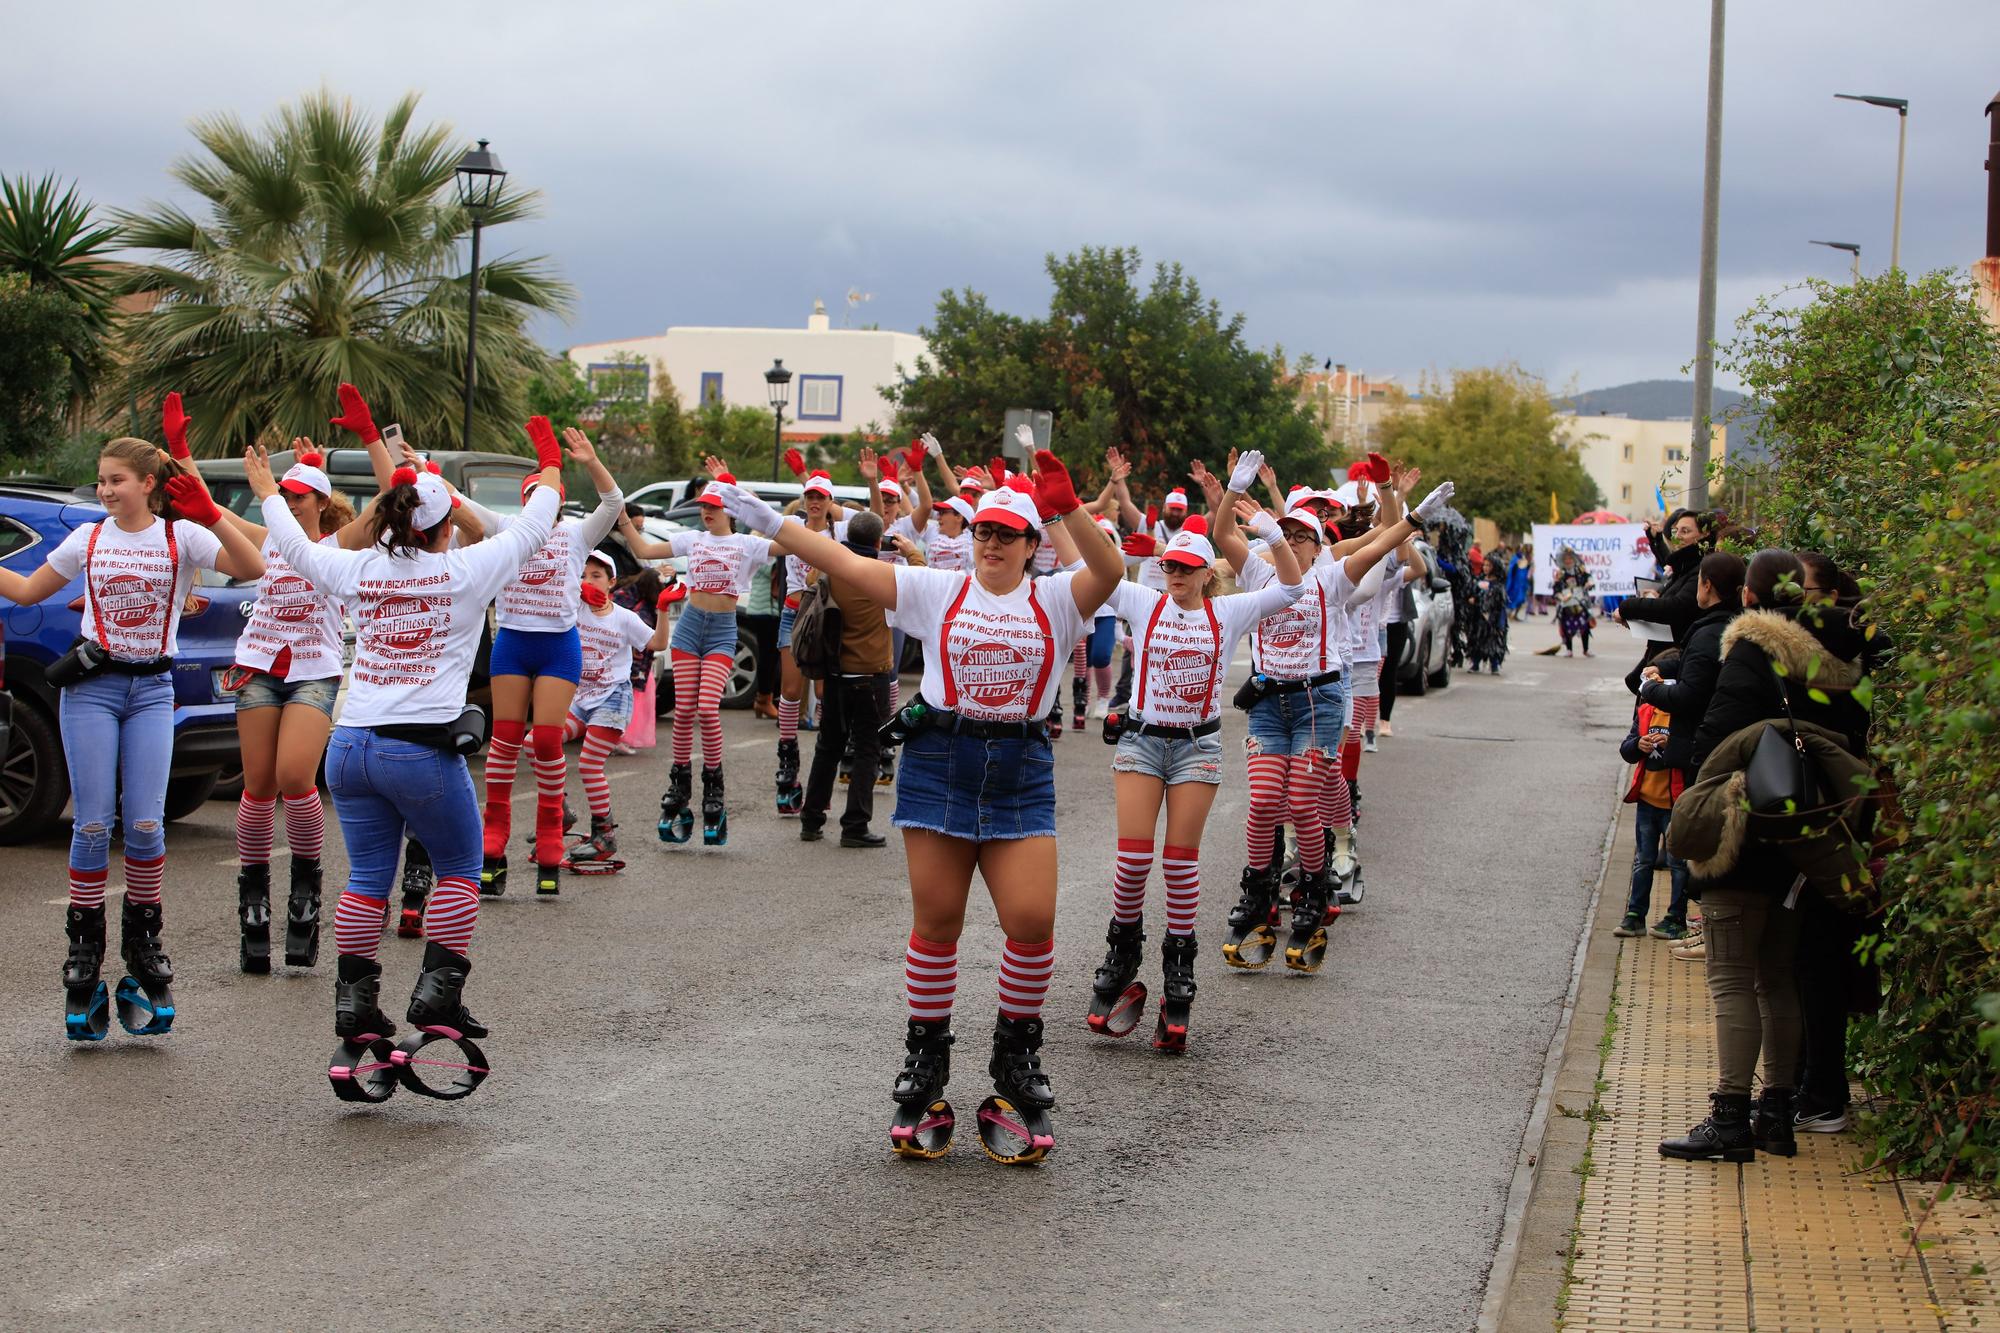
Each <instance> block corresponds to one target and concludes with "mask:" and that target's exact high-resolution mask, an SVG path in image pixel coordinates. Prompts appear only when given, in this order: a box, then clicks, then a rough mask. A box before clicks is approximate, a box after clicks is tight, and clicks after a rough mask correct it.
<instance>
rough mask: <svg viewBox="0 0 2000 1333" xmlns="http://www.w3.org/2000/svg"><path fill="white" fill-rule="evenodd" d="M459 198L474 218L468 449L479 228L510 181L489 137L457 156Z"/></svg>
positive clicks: (467, 314)
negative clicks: (489, 145) (503, 187)
mask: <svg viewBox="0 0 2000 1333" xmlns="http://www.w3.org/2000/svg"><path fill="white" fill-rule="evenodd" d="M456 175H457V177H458V200H459V202H460V203H462V204H464V205H465V211H466V213H467V214H468V215H469V216H470V217H471V218H472V278H471V281H470V282H468V283H467V284H466V297H465V299H466V307H465V446H464V447H465V448H467V449H470V448H471V447H472V386H473V382H474V376H475V374H476V373H477V366H476V362H475V359H474V352H475V349H476V348H477V347H478V346H479V338H478V334H479V228H480V225H481V223H483V222H484V221H485V218H486V210H487V209H489V208H491V207H492V206H493V201H494V200H495V199H498V198H499V197H500V187H501V185H503V184H504V183H505V182H506V180H507V169H506V168H505V167H503V166H501V165H500V159H499V158H498V157H496V156H495V155H494V154H492V153H491V152H488V151H487V148H486V140H484V139H481V140H480V141H479V147H477V148H472V149H468V150H467V151H466V154H465V156H464V157H461V158H459V159H458V167H457V169H456Z"/></svg>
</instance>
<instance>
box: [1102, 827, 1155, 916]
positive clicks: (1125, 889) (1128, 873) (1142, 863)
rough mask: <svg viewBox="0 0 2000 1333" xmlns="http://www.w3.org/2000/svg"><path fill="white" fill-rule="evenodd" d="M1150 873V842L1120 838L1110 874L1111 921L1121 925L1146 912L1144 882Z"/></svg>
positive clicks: (1151, 871)
mask: <svg viewBox="0 0 2000 1333" xmlns="http://www.w3.org/2000/svg"><path fill="white" fill-rule="evenodd" d="M1152 873H1153V840H1152V839H1151V838H1120V839H1119V840H1118V860H1117V863H1116V865H1115V867H1114V869H1113V870H1112V875H1111V919H1112V920H1113V921H1117V922H1120V923H1122V924H1124V925H1128V926H1129V925H1132V924H1133V923H1134V922H1136V921H1138V920H1139V918H1140V916H1141V915H1142V914H1143V913H1144V912H1145V910H1146V881H1147V879H1148V878H1150V877H1151V876H1152Z"/></svg>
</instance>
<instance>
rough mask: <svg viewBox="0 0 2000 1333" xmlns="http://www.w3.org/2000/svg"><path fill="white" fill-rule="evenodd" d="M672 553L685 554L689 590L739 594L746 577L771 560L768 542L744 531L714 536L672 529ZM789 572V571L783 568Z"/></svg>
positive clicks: (745, 589)
mask: <svg viewBox="0 0 2000 1333" xmlns="http://www.w3.org/2000/svg"><path fill="white" fill-rule="evenodd" d="M669 544H670V545H671V546H672V547H673V550H674V554H675V555H678V556H685V557H687V562H688V572H687V578H686V580H685V582H686V583H687V586H688V591H689V592H712V593H716V594H719V595H720V596H723V597H741V596H743V594H745V593H747V592H749V591H750V579H751V578H752V576H754V575H755V574H756V572H757V571H758V570H760V569H762V568H763V567H764V566H765V565H766V564H768V563H769V562H770V559H771V541H770V539H769V538H766V537H753V536H751V535H750V534H749V533H747V532H732V533H727V534H724V535H722V536H717V535H716V534H715V533H712V532H676V533H675V534H674V535H673V538H672V540H671V541H670V543H669ZM787 572H788V573H789V571H787Z"/></svg>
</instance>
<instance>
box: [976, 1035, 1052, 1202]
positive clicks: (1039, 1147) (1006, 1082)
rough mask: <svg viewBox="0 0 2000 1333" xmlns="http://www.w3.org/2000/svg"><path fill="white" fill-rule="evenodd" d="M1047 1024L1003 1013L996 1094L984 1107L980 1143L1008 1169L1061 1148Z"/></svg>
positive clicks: (992, 1070) (994, 1066)
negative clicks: (1046, 1056) (1045, 1051)
mask: <svg viewBox="0 0 2000 1333" xmlns="http://www.w3.org/2000/svg"><path fill="white" fill-rule="evenodd" d="M1041 1049H1042V1020H1041V1019H1039V1018H1009V1017H1008V1016H1007V1015H1006V1014H1004V1013H1003V1014H1001V1015H1000V1016H999V1019H998V1021H997V1022H996V1023H995V1024H994V1028H993V1059H992V1061H991V1062H990V1063H989V1064H988V1065H987V1072H988V1073H989V1074H991V1075H992V1076H993V1095H992V1096H991V1097H988V1098H987V1099H986V1100H985V1101H984V1102H982V1103H980V1106H979V1141H980V1144H981V1145H982V1146H983V1147H984V1148H985V1149H986V1155H987V1156H988V1157H991V1158H992V1159H993V1160H994V1161H996V1162H1000V1163H1003V1164H1005V1165H1007V1166H1031V1165H1033V1164H1034V1163H1036V1162H1039V1161H1041V1160H1042V1159H1043V1158H1044V1157H1046V1156H1048V1155H1049V1151H1050V1149H1052V1148H1054V1147H1055V1146H1056V1136H1055V1128H1054V1126H1053V1125H1052V1124H1051V1123H1050V1121H1049V1112H1050V1111H1051V1110H1053V1109H1055V1104H1056V1094H1055V1089H1054V1088H1053V1087H1051V1086H1050V1084H1049V1076H1048V1075H1047V1074H1046V1073H1044V1072H1042V1059H1041Z"/></svg>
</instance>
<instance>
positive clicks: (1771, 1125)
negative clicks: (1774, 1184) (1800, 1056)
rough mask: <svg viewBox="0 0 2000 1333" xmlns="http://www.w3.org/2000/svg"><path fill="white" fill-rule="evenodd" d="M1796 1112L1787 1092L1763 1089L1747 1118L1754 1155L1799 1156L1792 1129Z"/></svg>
mask: <svg viewBox="0 0 2000 1333" xmlns="http://www.w3.org/2000/svg"><path fill="white" fill-rule="evenodd" d="M1797 1111H1798V1106H1797V1104H1796V1102H1795V1100H1794V1099H1793V1097H1792V1090H1791V1089H1790V1088H1766V1089H1764V1091H1763V1092H1761V1093H1759V1094H1758V1096H1757V1109H1756V1110H1755V1111H1753V1112H1752V1113H1751V1116H1750V1137H1751V1140H1752V1141H1753V1142H1754V1143H1755V1144H1756V1146H1757V1151H1758V1152H1762V1153H1769V1154H1771V1156H1773V1157H1797V1156H1798V1155H1799V1141H1798V1139H1797V1138H1796V1137H1795V1136H1794V1133H1793V1129H1792V1117H1793V1116H1794V1115H1795V1114H1796V1113H1797Z"/></svg>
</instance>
